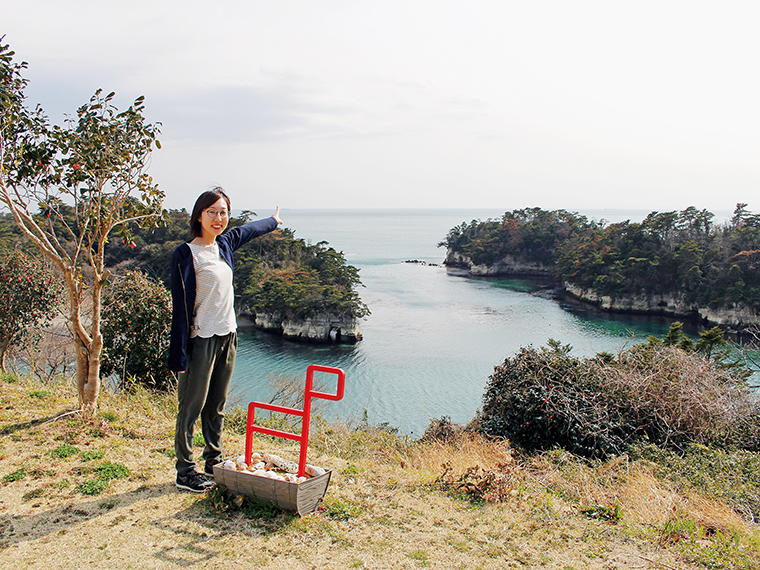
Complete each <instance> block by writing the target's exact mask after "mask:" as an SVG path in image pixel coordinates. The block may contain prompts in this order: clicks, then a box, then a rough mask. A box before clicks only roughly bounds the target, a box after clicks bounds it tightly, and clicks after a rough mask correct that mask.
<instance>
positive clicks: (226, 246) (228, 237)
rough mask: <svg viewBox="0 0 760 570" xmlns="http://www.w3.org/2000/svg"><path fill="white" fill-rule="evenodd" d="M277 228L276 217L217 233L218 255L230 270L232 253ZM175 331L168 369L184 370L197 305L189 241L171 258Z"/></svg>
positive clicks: (232, 267)
mask: <svg viewBox="0 0 760 570" xmlns="http://www.w3.org/2000/svg"><path fill="white" fill-rule="evenodd" d="M275 229H277V220H275V219H274V216H272V217H271V218H266V219H264V220H256V221H253V222H249V223H247V224H245V225H244V226H239V227H237V228H232V229H231V230H229V231H228V232H226V233H224V234H222V235H220V236H218V237H217V238H216V243H217V245H219V255H221V257H222V259H223V260H224V261H226V262H227V265H229V266H230V268H231V269H233V270H234V269H235V262H234V261H233V259H232V253H233V252H234V251H235V250H236V249H238V248H239V247H241V246H243V245H245V244H246V243H248V242H249V241H251V240H252V239H253V238H255V237H258V236H260V235H263V234H266V233H269V232H271V231H273V230H275ZM171 280H172V330H171V339H170V341H169V370H173V371H175V372H184V370H185V368H186V367H187V341H188V340H189V338H190V326H191V325H192V324H193V310H194V308H195V266H194V265H193V253H192V252H191V251H190V247H188V245H187V244H186V243H183V244H182V245H181V246H179V247H178V248H177V249H176V250H175V251H174V256H173V257H172V261H171Z"/></svg>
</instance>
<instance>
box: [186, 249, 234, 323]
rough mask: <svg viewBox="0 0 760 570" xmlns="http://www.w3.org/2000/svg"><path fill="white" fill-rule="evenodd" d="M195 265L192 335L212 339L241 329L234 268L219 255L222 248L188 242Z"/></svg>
mask: <svg viewBox="0 0 760 570" xmlns="http://www.w3.org/2000/svg"><path fill="white" fill-rule="evenodd" d="M187 245H189V246H190V251H191V252H192V253H193V265H194V266H195V307H194V310H193V324H192V326H191V327H190V336H191V337H195V336H199V337H201V338H210V337H212V336H214V335H219V336H224V335H226V334H229V333H231V332H234V331H236V330H237V320H236V319H235V293H234V291H233V290H232V268H231V267H230V266H229V265H227V263H226V262H225V261H224V260H223V259H222V258H221V256H220V255H219V246H218V245H216V244H213V245H195V244H192V243H188V244H187Z"/></svg>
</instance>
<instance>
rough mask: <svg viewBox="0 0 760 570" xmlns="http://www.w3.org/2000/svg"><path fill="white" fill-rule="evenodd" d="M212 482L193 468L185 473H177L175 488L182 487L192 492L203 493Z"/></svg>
mask: <svg viewBox="0 0 760 570" xmlns="http://www.w3.org/2000/svg"><path fill="white" fill-rule="evenodd" d="M213 484H214V482H213V481H209V480H208V479H206V478H205V477H204V476H203V475H201V474H200V473H198V472H197V471H195V470H192V471H190V472H189V473H188V474H187V475H180V474H179V473H177V489H184V490H185V491H190V492H192V493H203V491H205V490H206V489H208V488H209V487H211V486H212V485H213Z"/></svg>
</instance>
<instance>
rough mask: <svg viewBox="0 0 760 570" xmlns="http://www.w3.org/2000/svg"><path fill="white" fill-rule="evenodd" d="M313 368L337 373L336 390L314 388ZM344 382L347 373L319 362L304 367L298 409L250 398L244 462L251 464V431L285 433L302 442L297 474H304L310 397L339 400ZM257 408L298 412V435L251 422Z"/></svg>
mask: <svg viewBox="0 0 760 570" xmlns="http://www.w3.org/2000/svg"><path fill="white" fill-rule="evenodd" d="M315 372H327V373H330V374H337V375H338V390H337V393H336V394H326V393H324V392H316V391H314V389H313V386H314V373H315ZM345 383H346V373H345V372H343V370H341V369H340V368H332V367H330V366H319V365H318V364H312V365H310V366H309V367H308V368H307V369H306V389H305V390H304V396H303V410H297V409H295V408H289V407H287V406H277V405H275V404H267V403H265V402H251V403H250V404H248V419H247V421H246V430H245V462H246V463H247V464H248V465H250V464H251V455H252V454H253V434H254V432H256V433H263V434H265V435H272V436H275V437H284V438H285V439H292V440H294V441H299V442H300V443H301V452H300V455H299V457H298V476H299V477H303V476H304V475H305V469H306V451H307V449H308V447H309V422H310V421H311V399H312V398H322V399H324V400H333V401H338V400H340V399H342V398H343V388H344V386H345ZM256 408H259V409H262V410H268V411H270V412H280V413H283V414H291V415H294V416H301V417H302V418H303V421H302V423H301V433H300V435H297V434H294V433H290V432H288V431H283V430H279V429H272V428H268V427H263V426H257V425H254V420H255V418H256Z"/></svg>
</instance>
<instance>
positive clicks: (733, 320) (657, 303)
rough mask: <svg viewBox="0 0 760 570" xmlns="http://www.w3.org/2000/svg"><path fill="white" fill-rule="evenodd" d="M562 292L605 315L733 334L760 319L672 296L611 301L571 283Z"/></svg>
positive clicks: (742, 308) (742, 309)
mask: <svg viewBox="0 0 760 570" xmlns="http://www.w3.org/2000/svg"><path fill="white" fill-rule="evenodd" d="M565 291H566V292H567V293H569V294H570V295H572V296H573V297H576V298H578V299H580V300H582V301H586V302H587V303H591V304H594V305H597V306H598V307H600V308H602V309H605V310H608V311H620V312H630V313H656V314H660V315H666V316H669V317H688V318H695V317H697V318H701V319H704V320H706V321H707V322H708V323H710V324H713V325H720V326H724V327H728V328H733V329H737V330H740V329H743V328H746V327H748V326H751V325H760V315H759V314H757V313H755V312H754V311H753V310H752V309H751V308H750V307H747V306H746V305H743V304H739V305H734V307H732V308H722V309H717V310H714V309H708V308H700V307H698V306H696V305H690V304H688V303H686V301H684V299H683V297H682V296H676V295H631V296H626V297H620V298H613V297H609V296H607V295H598V294H597V293H596V292H595V291H593V290H592V289H582V288H580V287H578V286H576V285H573V284H572V283H565Z"/></svg>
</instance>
